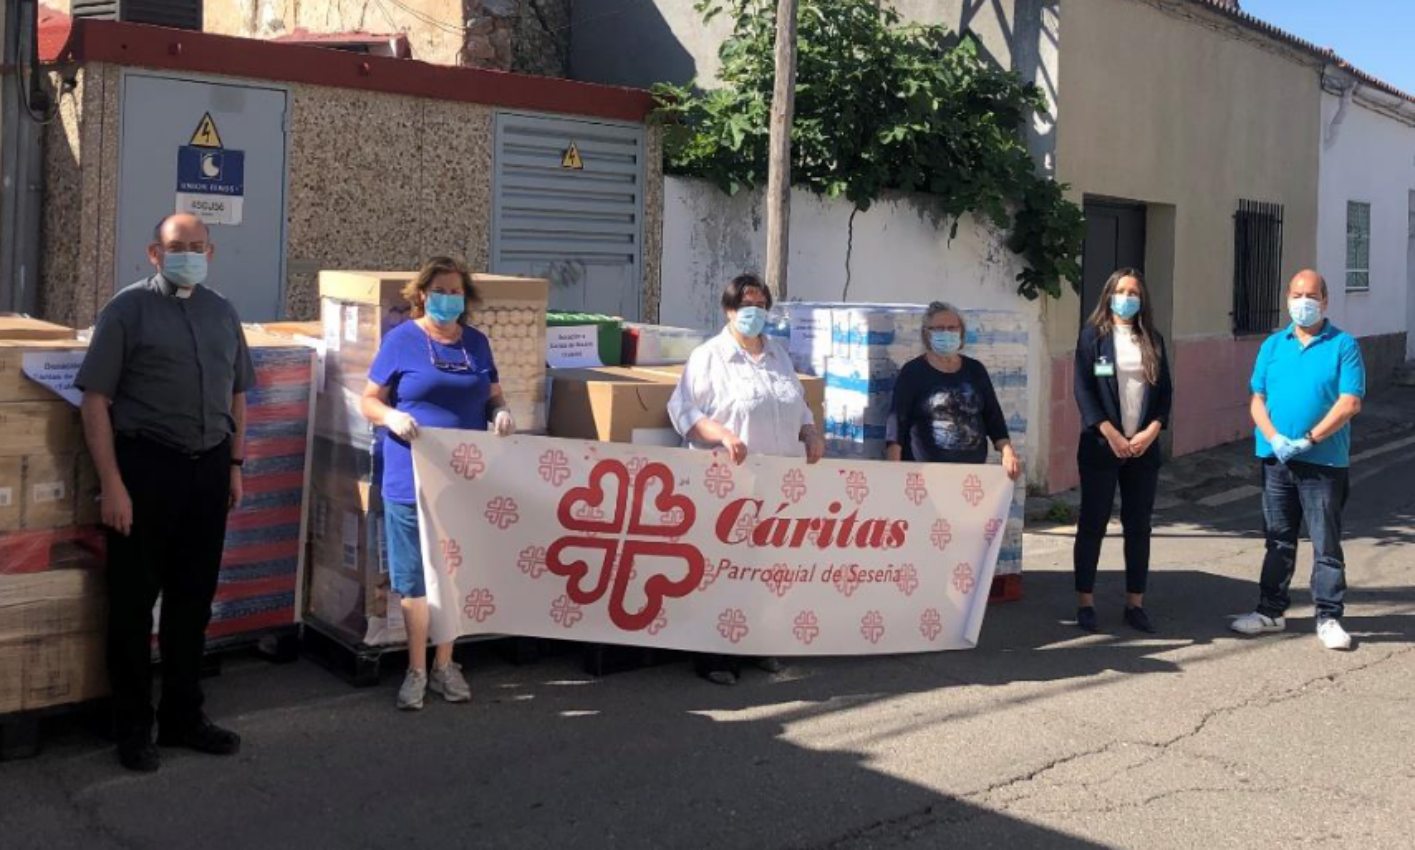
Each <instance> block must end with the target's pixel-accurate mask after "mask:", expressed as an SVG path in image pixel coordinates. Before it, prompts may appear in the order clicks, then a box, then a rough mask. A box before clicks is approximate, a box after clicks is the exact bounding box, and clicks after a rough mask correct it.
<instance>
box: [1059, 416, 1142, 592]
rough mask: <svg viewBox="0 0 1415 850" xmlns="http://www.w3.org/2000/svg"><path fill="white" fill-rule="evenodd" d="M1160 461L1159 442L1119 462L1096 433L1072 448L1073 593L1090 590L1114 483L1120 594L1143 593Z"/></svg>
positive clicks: (1113, 498)
mask: <svg viewBox="0 0 1415 850" xmlns="http://www.w3.org/2000/svg"><path fill="white" fill-rule="evenodd" d="M1160 462H1161V452H1160V445H1159V441H1158V440H1156V441H1155V442H1154V444H1152V445H1151V446H1150V448H1149V450H1148V451H1147V452H1145V454H1143V455H1142V456H1140V457H1137V458H1126V459H1124V460H1122V459H1120V458H1118V457H1116V456H1115V453H1114V452H1112V451H1111V450H1110V446H1109V445H1108V444H1107V443H1106V441H1105V438H1104V437H1102V436H1100V434H1099V433H1098V432H1086V433H1084V434H1082V435H1081V446H1080V448H1079V449H1078V451H1077V452H1076V465H1077V467H1078V468H1079V470H1080V472H1081V519H1080V522H1079V523H1078V524H1077V527H1076V546H1075V548H1074V549H1073V550H1072V561H1073V565H1074V568H1075V571H1076V592H1077V593H1092V592H1094V591H1095V588H1096V566H1097V564H1099V563H1100V558H1101V543H1102V542H1104V540H1105V529H1106V525H1107V524H1108V523H1109V522H1110V515H1111V512H1112V509H1113V506H1114V504H1115V489H1116V487H1117V486H1118V487H1119V488H1120V525H1121V527H1122V528H1123V529H1124V533H1125V592H1126V593H1144V592H1145V586H1146V584H1147V583H1148V581H1149V576H1150V531H1151V526H1150V519H1151V517H1152V516H1153V514H1154V510H1155V492H1156V491H1157V490H1158V489H1159V475H1160Z"/></svg>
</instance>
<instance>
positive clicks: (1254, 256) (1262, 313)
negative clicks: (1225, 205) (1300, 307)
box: [1233, 201, 1282, 334]
mask: <svg viewBox="0 0 1415 850" xmlns="http://www.w3.org/2000/svg"><path fill="white" fill-rule="evenodd" d="M1281 276H1282V204H1269V203H1265V202H1262V201H1239V202H1238V211H1237V212H1236V213H1234V214H1233V332H1234V333H1236V334H1249V333H1267V332H1269V331H1271V330H1274V329H1275V328H1277V326H1278V322H1279V319H1280V317H1281V316H1282V297H1281V296H1282V281H1281Z"/></svg>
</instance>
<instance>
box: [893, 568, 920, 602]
mask: <svg viewBox="0 0 1415 850" xmlns="http://www.w3.org/2000/svg"><path fill="white" fill-rule="evenodd" d="M894 586H895V587H897V588H899V592H900V593H902V594H904V595H905V596H913V595H914V591H916V590H918V589H919V570H918V569H917V568H916V567H915V566H914V565H913V564H900V565H899V580H898V581H896V582H895V583H894Z"/></svg>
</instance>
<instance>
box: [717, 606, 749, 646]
mask: <svg viewBox="0 0 1415 850" xmlns="http://www.w3.org/2000/svg"><path fill="white" fill-rule="evenodd" d="M750 631H751V628H750V627H749V626H748V625H747V615H746V614H745V613H744V612H743V611H742V609H741V608H728V609H727V610H726V611H723V612H722V614H721V615H719V616H718V618H717V633H718V634H720V635H722V636H723V637H725V638H727V639H728V640H729V641H731V642H733V643H741V642H742V638H744V637H746V636H747V633H748V632H750Z"/></svg>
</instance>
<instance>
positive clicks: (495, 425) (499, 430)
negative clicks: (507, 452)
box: [491, 407, 516, 437]
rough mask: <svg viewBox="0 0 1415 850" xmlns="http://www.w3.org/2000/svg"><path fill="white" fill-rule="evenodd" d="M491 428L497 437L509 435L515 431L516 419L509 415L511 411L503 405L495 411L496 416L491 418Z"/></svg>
mask: <svg viewBox="0 0 1415 850" xmlns="http://www.w3.org/2000/svg"><path fill="white" fill-rule="evenodd" d="M491 430H492V431H495V432H496V436H498V437H509V436H511V435H512V434H514V433H516V420H515V419H513V418H512V417H511V411H509V410H507V409H506V408H504V407H503V408H501V409H500V410H498V411H496V416H495V417H494V418H493V419H492V420H491Z"/></svg>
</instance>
